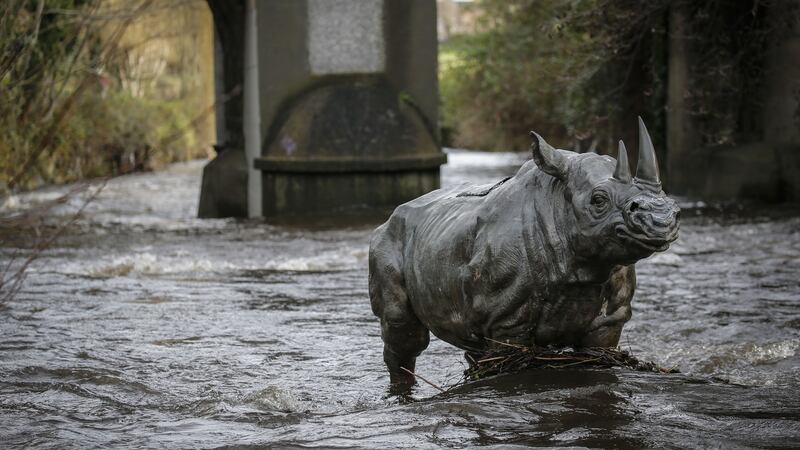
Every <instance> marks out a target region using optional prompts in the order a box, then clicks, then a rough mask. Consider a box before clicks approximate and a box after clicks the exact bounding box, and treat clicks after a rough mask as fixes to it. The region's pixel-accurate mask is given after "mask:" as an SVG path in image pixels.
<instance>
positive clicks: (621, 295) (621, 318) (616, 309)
mask: <svg viewBox="0 0 800 450" xmlns="http://www.w3.org/2000/svg"><path fill="white" fill-rule="evenodd" d="M635 289H636V270H635V268H634V266H632V265H631V266H620V267H618V268H617V269H616V270H614V272H613V273H612V274H611V277H610V278H609V280H608V282H607V283H606V285H605V287H604V292H603V296H604V297H605V298H606V302H607V304H606V307H605V311H603V313H602V314H601V315H600V316H598V317H595V319H594V320H593V321H592V324H591V325H590V326H589V332H588V333H587V334H586V336H585V337H584V338H583V341H582V342H581V345H583V346H584V347H616V346H617V345H619V338H620V336H621V335H622V328H623V327H624V326H625V324H626V323H627V322H628V320H630V318H631V300H632V299H633V293H634V291H635Z"/></svg>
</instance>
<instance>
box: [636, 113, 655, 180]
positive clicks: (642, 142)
mask: <svg viewBox="0 0 800 450" xmlns="http://www.w3.org/2000/svg"><path fill="white" fill-rule="evenodd" d="M636 179H637V180H638V181H643V182H645V183H648V184H658V185H660V184H661V180H660V179H659V178H658V161H656V151H655V149H654V148H653V141H652V140H651V139H650V133H648V132H647V127H645V126H644V121H643V120H642V118H641V117H639V163H638V164H637V165H636Z"/></svg>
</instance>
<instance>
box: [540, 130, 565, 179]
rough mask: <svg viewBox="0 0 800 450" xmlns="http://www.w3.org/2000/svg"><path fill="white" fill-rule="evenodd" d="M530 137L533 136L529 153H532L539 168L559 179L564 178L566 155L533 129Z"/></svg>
mask: <svg viewBox="0 0 800 450" xmlns="http://www.w3.org/2000/svg"><path fill="white" fill-rule="evenodd" d="M531 137H532V138H533V142H532V143H531V153H533V160H534V161H535V162H536V165H537V166H538V167H539V169H541V170H542V171H543V172H544V173H546V174H548V175H551V176H553V177H556V178H558V179H560V180H564V179H566V176H567V157H566V156H564V155H563V154H561V152H559V151H558V150H556V149H555V148H553V147H552V146H551V145H550V144H548V143H547V141H545V140H544V138H542V137H541V136H539V135H538V134H536V133H535V132H533V131H531Z"/></svg>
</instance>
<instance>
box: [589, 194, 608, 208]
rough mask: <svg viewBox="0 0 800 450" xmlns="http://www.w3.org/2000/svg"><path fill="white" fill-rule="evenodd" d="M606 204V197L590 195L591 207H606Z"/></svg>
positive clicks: (603, 195)
mask: <svg viewBox="0 0 800 450" xmlns="http://www.w3.org/2000/svg"><path fill="white" fill-rule="evenodd" d="M606 203H608V197H607V196H606V195H605V194H603V193H601V192H597V193H595V194H594V195H592V205H594V206H597V207H603V206H605V205H606Z"/></svg>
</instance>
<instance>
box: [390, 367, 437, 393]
mask: <svg viewBox="0 0 800 450" xmlns="http://www.w3.org/2000/svg"><path fill="white" fill-rule="evenodd" d="M400 368H401V369H403V370H404V371H406V372H407V373H410V374H411V375H413V376H415V377H417V378H419V379H420V380H422V381H424V382H426V383H428V384H429V385H431V386H433V387H435V388H436V389H438V390H439V392H442V393H444V392H447V391H445V390H444V389H442V388H440V387H439V386H437V385H435V384H433V383H431V382H430V381H428V380H426V379H425V378H424V377H423V376H422V375H419V374H416V373H414V372H412V371H410V370H408V369H406V368H405V367H400Z"/></svg>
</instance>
